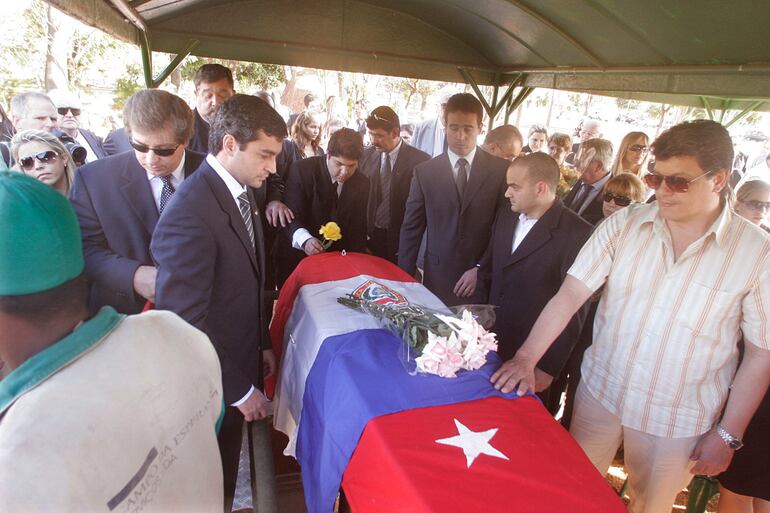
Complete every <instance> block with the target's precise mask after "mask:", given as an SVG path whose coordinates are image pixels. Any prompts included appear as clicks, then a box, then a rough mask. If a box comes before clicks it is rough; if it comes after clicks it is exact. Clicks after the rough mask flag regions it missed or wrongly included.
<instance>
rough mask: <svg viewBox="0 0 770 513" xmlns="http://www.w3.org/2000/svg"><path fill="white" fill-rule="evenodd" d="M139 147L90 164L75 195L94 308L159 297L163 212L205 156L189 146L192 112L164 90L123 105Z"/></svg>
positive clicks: (78, 177) (126, 306) (126, 307)
mask: <svg viewBox="0 0 770 513" xmlns="http://www.w3.org/2000/svg"><path fill="white" fill-rule="evenodd" d="M123 117H124V119H125V121H126V129H127V132H128V135H129V138H130V141H131V144H132V145H133V148H134V151H132V152H127V153H122V154H118V155H113V156H111V157H107V158H104V159H99V160H97V161H96V162H92V163H90V164H86V165H85V166H83V167H81V168H80V169H79V170H78V172H77V173H75V180H74V183H73V185H72V191H71V193H70V199H71V201H72V205H73V206H74V207H75V212H76V213H77V216H78V221H79V223H80V231H81V235H82V238H83V254H84V256H85V260H86V274H87V275H88V278H89V280H90V281H91V293H90V297H89V306H90V309H91V312H92V313H95V312H96V311H98V310H99V309H100V308H101V307H102V306H104V305H110V306H112V307H114V308H115V309H116V310H118V311H119V312H122V313H127V314H134V313H138V312H141V311H142V308H143V307H144V305H145V304H146V302H147V301H148V300H150V301H152V300H153V299H154V297H155V267H154V265H153V262H152V257H151V256H150V238H151V237H152V232H153V230H154V229H155V224H156V223H157V222H158V217H159V216H160V213H161V211H162V210H163V209H164V208H165V206H166V205H167V204H168V202H169V200H170V199H171V197H172V196H173V194H174V191H175V190H176V189H177V188H178V187H179V185H180V184H181V183H182V181H183V180H185V178H187V177H188V176H189V175H190V174H191V173H192V172H193V171H194V170H195V169H196V168H197V167H198V166H199V165H200V163H201V161H202V160H203V155H201V154H198V153H194V152H191V151H188V150H187V149H186V145H187V141H189V140H190V134H191V133H192V112H191V111H190V108H189V107H188V106H187V104H186V103H185V102H184V100H182V99H181V98H179V97H177V96H174V95H173V94H171V93H168V92H166V91H161V90H159V89H148V90H145V91H139V92H137V93H136V94H134V95H133V96H132V97H131V98H129V100H128V102H126V106H125V108H124V110H123Z"/></svg>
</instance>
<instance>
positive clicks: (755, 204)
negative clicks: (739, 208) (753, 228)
mask: <svg viewBox="0 0 770 513" xmlns="http://www.w3.org/2000/svg"><path fill="white" fill-rule="evenodd" d="M741 203H743V204H744V205H746V206H747V207H749V208H750V209H751V210H754V211H757V212H761V211H763V210H770V201H757V200H751V201H741Z"/></svg>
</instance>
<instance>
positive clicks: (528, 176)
mask: <svg viewBox="0 0 770 513" xmlns="http://www.w3.org/2000/svg"><path fill="white" fill-rule="evenodd" d="M506 182H507V185H508V189H507V190H506V193H505V196H506V197H507V198H508V200H509V202H510V203H509V204H507V205H503V206H501V207H500V209H499V210H498V212H497V219H496V220H495V226H494V228H493V231H492V240H491V241H490V243H489V247H488V249H487V252H486V253H485V255H484V259H483V261H482V266H481V270H480V276H481V279H482V282H483V284H484V289H485V290H488V291H489V296H488V302H489V304H492V305H495V306H497V307H498V308H497V310H496V311H495V314H496V315H495V317H496V322H495V328H494V330H495V332H496V333H497V336H498V341H499V348H498V353H499V354H500V357H501V358H502V359H503V360H508V359H510V358H513V355H514V354H516V351H517V350H518V349H519V347H521V344H523V343H524V340H525V339H526V338H527V335H528V334H529V331H530V330H531V329H532V325H533V324H534V323H535V320H536V319H537V317H538V315H540V312H541V311H542V309H543V308H544V307H545V304H546V303H547V302H548V301H549V300H550V299H551V297H553V295H554V294H555V293H556V292H557V291H558V290H559V287H560V286H561V283H562V281H564V277H565V276H566V274H567V270H568V269H569V268H570V266H571V265H572V262H573V261H574V260H575V257H576V256H577V254H578V252H579V251H580V248H582V247H583V244H585V241H586V240H588V237H589V236H590V235H591V230H592V228H591V225H590V224H588V223H587V222H586V221H584V220H583V219H581V218H580V216H578V215H577V214H576V213H574V212H573V211H571V210H570V209H568V208H566V207H565V206H564V204H563V203H562V202H561V201H560V200H559V199H557V198H556V188H557V187H558V185H559V166H558V165H557V164H556V161H555V160H554V159H552V158H551V157H550V156H549V155H547V154H545V153H532V154H529V155H526V156H521V157H518V158H517V159H516V160H514V161H513V163H512V164H511V165H510V166H509V167H508V172H507V175H506ZM585 314H586V307H583V308H582V309H580V310H579V311H578V313H577V314H576V315H575V316H574V317H573V318H572V321H571V322H570V323H569V324H568V325H567V327H566V328H565V329H564V331H563V332H562V334H561V336H559V338H557V339H556V342H555V343H554V344H553V345H552V346H551V348H550V349H549V350H548V352H547V353H546V354H545V355H544V356H543V358H541V359H540V362H539V363H538V365H537V368H536V371H535V374H536V377H537V379H538V382H537V385H538V386H537V387H536V391H538V392H541V395H542V393H543V391H545V390H546V389H547V388H548V386H549V385H550V383H551V380H552V379H553V378H554V377H556V376H558V375H559V373H560V372H561V370H562V368H563V367H564V364H565V362H566V361H567V358H568V357H569V355H570V352H571V351H572V348H573V346H574V345H575V342H576V341H577V339H578V336H579V335H580V329H581V327H582V323H583V321H584V319H585ZM552 413H555V412H552Z"/></svg>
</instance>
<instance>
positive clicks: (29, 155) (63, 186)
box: [11, 130, 75, 196]
mask: <svg viewBox="0 0 770 513" xmlns="http://www.w3.org/2000/svg"><path fill="white" fill-rule="evenodd" d="M11 154H12V155H13V159H14V160H15V161H16V166H17V167H18V169H19V170H20V171H21V172H22V173H24V174H26V175H30V176H31V177H33V178H35V179H36V180H39V181H41V182H43V183H45V184H47V185H50V186H51V187H53V188H54V189H56V190H57V191H59V192H60V193H61V194H63V195H64V196H68V195H69V193H70V188H71V187H72V176H73V174H74V172H75V163H74V162H73V160H72V156H71V155H70V153H69V152H68V151H67V149H66V148H65V147H64V144H62V142H61V141H60V140H59V139H58V138H57V137H56V136H54V135H52V134H50V133H49V132H44V131H42V130H24V131H22V132H18V133H17V134H16V135H14V136H13V139H11Z"/></svg>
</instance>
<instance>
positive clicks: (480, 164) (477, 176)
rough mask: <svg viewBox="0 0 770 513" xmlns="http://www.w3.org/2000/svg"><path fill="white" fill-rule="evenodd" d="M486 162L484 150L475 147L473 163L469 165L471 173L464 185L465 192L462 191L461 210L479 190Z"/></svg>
mask: <svg viewBox="0 0 770 513" xmlns="http://www.w3.org/2000/svg"><path fill="white" fill-rule="evenodd" d="M485 164H486V155H485V154H484V150H482V149H480V148H476V156H475V157H474V159H473V165H471V173H470V176H469V177H468V184H467V185H466V186H465V192H464V193H463V204H462V210H465V209H466V207H467V206H468V205H470V203H471V200H472V199H473V196H474V195H475V194H476V193H477V192H479V189H481V185H482V184H483V183H484V180H485V179H486V177H487V171H488V168H487V166H486V165H485Z"/></svg>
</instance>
